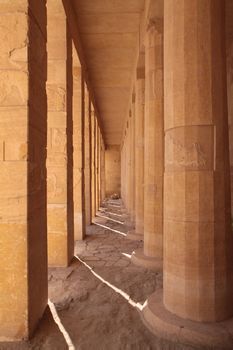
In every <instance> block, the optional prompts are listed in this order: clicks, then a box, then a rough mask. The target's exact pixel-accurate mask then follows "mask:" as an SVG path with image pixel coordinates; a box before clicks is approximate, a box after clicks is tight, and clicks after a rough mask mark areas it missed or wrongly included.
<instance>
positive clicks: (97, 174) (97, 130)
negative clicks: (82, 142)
mask: <svg viewBox="0 0 233 350" xmlns="http://www.w3.org/2000/svg"><path fill="white" fill-rule="evenodd" d="M99 195H100V193H99V126H98V123H96V210H98V209H99Z"/></svg>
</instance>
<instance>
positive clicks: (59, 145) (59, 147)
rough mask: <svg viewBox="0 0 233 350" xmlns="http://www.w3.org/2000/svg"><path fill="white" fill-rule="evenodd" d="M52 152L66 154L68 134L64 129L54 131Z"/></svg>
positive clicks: (54, 129)
mask: <svg viewBox="0 0 233 350" xmlns="http://www.w3.org/2000/svg"><path fill="white" fill-rule="evenodd" d="M52 150H53V151H59V152H63V153H66V132H65V131H64V130H63V129H58V128H53V129H52Z"/></svg>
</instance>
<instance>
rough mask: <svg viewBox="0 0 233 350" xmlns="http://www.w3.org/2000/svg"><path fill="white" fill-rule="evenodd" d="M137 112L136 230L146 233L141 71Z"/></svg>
mask: <svg viewBox="0 0 233 350" xmlns="http://www.w3.org/2000/svg"><path fill="white" fill-rule="evenodd" d="M135 102H136V104H135V106H136V112H135V150H136V152H135V228H136V230H135V231H136V232H137V233H139V234H143V231H144V106H145V72H144V70H139V71H138V73H137V80H136V101H135Z"/></svg>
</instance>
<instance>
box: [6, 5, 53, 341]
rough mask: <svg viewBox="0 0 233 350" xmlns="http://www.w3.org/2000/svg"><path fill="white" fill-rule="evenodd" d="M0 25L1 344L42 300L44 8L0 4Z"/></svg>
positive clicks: (28, 327) (35, 314)
mask: <svg viewBox="0 0 233 350" xmlns="http://www.w3.org/2000/svg"><path fill="white" fill-rule="evenodd" d="M0 17H1V18H0V21H1V31H0V38H1V48H0V57H1V58H0V259H1V265H0V276H1V277H0V295H1V297H0V341H16V340H22V339H27V338H28V337H29V336H30V335H31V334H32V332H33V331H34V329H35V327H36V325H37V323H38V321H39V320H40V319H41V317H42V315H43V312H44V309H45V307H46V305H47V299H48V296H47V288H48V282H47V227H46V226H47V222H46V164H45V160H46V133H47V124H46V122H47V103H46V85H45V84H46V78H47V61H46V4H45V1H40V2H39V4H38V6H34V5H33V3H32V2H31V1H30V2H29V1H26V0H22V1H20V2H17V1H13V2H1V4H0Z"/></svg>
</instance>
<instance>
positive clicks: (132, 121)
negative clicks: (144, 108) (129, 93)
mask: <svg viewBox="0 0 233 350" xmlns="http://www.w3.org/2000/svg"><path fill="white" fill-rule="evenodd" d="M129 124H130V130H129V133H130V192H129V211H130V218H131V221H132V222H134V221H135V96H134V95H133V100H132V105H131V110H130V119H129Z"/></svg>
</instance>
